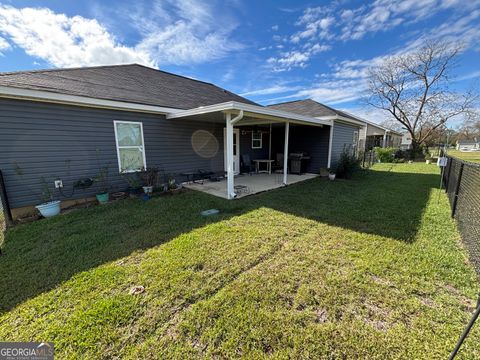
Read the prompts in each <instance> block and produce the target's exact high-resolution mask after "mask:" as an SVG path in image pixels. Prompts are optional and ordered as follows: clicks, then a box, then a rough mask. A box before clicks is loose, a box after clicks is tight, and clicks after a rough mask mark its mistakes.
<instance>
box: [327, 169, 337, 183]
mask: <svg viewBox="0 0 480 360" xmlns="http://www.w3.org/2000/svg"><path fill="white" fill-rule="evenodd" d="M335 176H336V174H335V171H333V170H329V171H328V179H329V180H330V181H333V180H335Z"/></svg>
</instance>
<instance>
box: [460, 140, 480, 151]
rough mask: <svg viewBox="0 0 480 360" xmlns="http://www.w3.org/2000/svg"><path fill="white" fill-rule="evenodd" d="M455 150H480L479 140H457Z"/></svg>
mask: <svg viewBox="0 0 480 360" xmlns="http://www.w3.org/2000/svg"><path fill="white" fill-rule="evenodd" d="M455 148H456V149H457V150H460V151H472V150H476V149H480V142H479V141H478V140H477V139H474V140H457V144H456V146H455Z"/></svg>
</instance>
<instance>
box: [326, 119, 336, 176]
mask: <svg viewBox="0 0 480 360" xmlns="http://www.w3.org/2000/svg"><path fill="white" fill-rule="evenodd" d="M334 124H335V121H334V120H332V125H330V137H329V144H328V161H327V168H328V169H330V168H331V166H332V146H333V125H334Z"/></svg>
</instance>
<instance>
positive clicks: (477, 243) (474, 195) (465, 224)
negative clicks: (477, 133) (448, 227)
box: [443, 156, 480, 276]
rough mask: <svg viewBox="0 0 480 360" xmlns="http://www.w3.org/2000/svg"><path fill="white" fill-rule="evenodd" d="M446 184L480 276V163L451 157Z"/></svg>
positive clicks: (444, 177)
mask: <svg viewBox="0 0 480 360" xmlns="http://www.w3.org/2000/svg"><path fill="white" fill-rule="evenodd" d="M443 185H444V187H445V190H446V192H447V195H448V199H449V201H450V207H451V210H452V217H453V218H455V220H456V221H457V226H458V229H459V231H460V235H461V236H462V240H463V242H464V244H465V246H466V248H467V250H468V252H469V256H470V260H471V262H472V264H473V266H474V267H475V270H476V271H477V274H478V276H480V164H475V163H471V162H467V161H463V160H460V159H457V158H455V157H451V156H449V157H448V162H447V166H446V167H445V169H444V173H443Z"/></svg>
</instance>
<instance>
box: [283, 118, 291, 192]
mask: <svg viewBox="0 0 480 360" xmlns="http://www.w3.org/2000/svg"><path fill="white" fill-rule="evenodd" d="M289 132H290V123H289V122H288V121H287V122H286V123H285V149H284V151H283V184H284V185H287V173H288V137H289Z"/></svg>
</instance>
